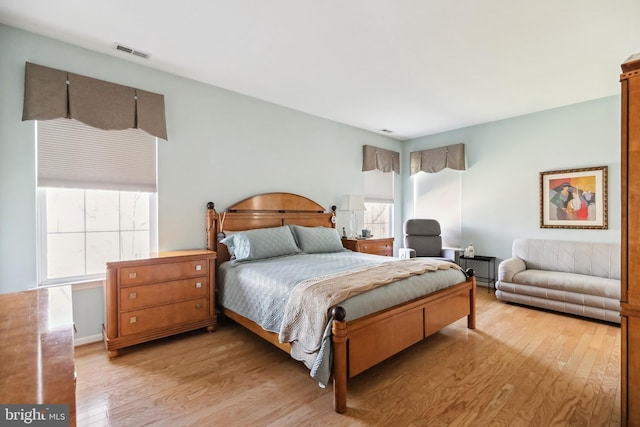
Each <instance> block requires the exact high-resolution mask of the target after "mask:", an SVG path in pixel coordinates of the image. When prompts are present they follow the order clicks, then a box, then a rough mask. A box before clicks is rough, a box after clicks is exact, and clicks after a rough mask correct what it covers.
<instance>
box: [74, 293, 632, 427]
mask: <svg viewBox="0 0 640 427" xmlns="http://www.w3.org/2000/svg"><path fill="white" fill-rule="evenodd" d="M477 309H478V321H477V329H476V330H469V329H467V328H466V320H461V321H458V322H456V323H455V324H453V325H451V326H449V327H447V328H445V329H444V330H442V331H440V332H438V333H436V334H435V335H432V336H431V337H429V338H428V339H426V340H425V341H423V342H421V343H419V344H416V345H415V346H413V347H411V348H409V349H408V350H405V351H404V352H402V353H400V354H399V355H396V356H394V357H393V358H391V359H389V360H387V361H385V362H383V363H382V364H380V365H378V366H376V367H374V368H372V369H370V370H368V371H366V372H364V373H362V374H360V375H359V376H357V377H355V378H353V379H352V380H350V382H349V386H348V392H349V393H348V396H349V397H348V402H347V405H348V409H347V412H346V413H345V414H342V415H339V414H336V413H334V412H333V409H332V393H331V390H330V389H329V388H327V389H321V388H319V387H318V386H317V384H316V383H315V382H314V381H313V380H312V379H311V378H310V377H309V375H308V371H307V370H306V368H305V367H304V366H303V365H302V364H301V363H300V362H296V361H294V360H292V359H290V358H289V356H288V355H287V354H286V353H284V352H282V351H281V350H279V349H277V348H275V347H273V346H271V345H270V344H268V343H266V342H263V341H262V340H261V339H260V338H258V337H257V336H255V335H253V334H252V333H251V332H248V331H246V330H245V329H243V328H241V327H240V326H238V325H236V324H234V323H233V322H231V321H229V320H224V319H222V320H220V322H219V325H218V329H217V330H216V332H214V333H213V334H207V333H206V332H203V331H195V332H190V333H186V334H182V335H180V336H176V337H171V338H167V339H163V340H159V341H156V342H152V343H146V344H140V345H137V346H135V347H132V348H130V349H125V350H123V352H122V355H121V356H120V357H118V358H116V359H113V360H111V361H109V360H108V358H107V354H106V351H105V350H104V346H103V345H102V344H101V343H96V344H90V345H86V346H81V347H78V348H76V367H77V418H78V426H106V425H111V426H142V425H159V426H181V425H184V426H190V425H193V426H267V425H273V426H276V425H277V426H289V425H291V426H302V425H304V426H307V425H318V426H368V425H393V426H450V425H459V426H463V425H469V426H488V425H496V426H500V425H503V426H552V425H558V426H565V425H568V426H614V425H615V426H617V425H620V414H619V413H620V328H619V327H618V326H616V325H611V324H607V323H602V322H598V321H591V320H585V319H580V318H576V317H571V316H566V315H560V314H554V313H551V312H546V311H540V310H535V309H532V308H526V307H520V306H516V305H510V304H505V303H502V302H499V301H496V300H495V298H494V296H493V294H488V293H487V292H486V291H485V288H479V289H478V303H477Z"/></svg>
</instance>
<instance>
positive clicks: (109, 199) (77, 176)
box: [36, 119, 157, 285]
mask: <svg viewBox="0 0 640 427" xmlns="http://www.w3.org/2000/svg"><path fill="white" fill-rule="evenodd" d="M36 141H37V153H38V160H37V162H38V165H37V170H38V188H37V198H36V200H37V215H38V227H37V230H38V255H39V256H38V282H39V284H40V285H54V284H61V283H72V282H80V281H91V280H100V279H102V278H104V273H105V269H106V262H108V261H118V260H122V259H136V258H143V257H146V256H148V255H149V254H150V252H154V251H155V250H156V246H157V243H156V241H157V238H156V235H157V232H156V229H157V221H156V216H157V213H156V212H157V207H156V189H155V181H156V172H155V171H156V167H155V164H156V149H155V147H156V138H155V137H152V136H149V135H148V134H146V133H144V132H142V131H139V130H135V129H129V130H126V131H104V130H100V129H95V128H91V127H89V126H86V125H84V124H82V123H80V122H76V121H73V120H68V119H58V120H51V121H46V122H38V124H37V126H36ZM123 164H124V165H125V166H123ZM128 169H133V170H132V171H131V173H129V171H128Z"/></svg>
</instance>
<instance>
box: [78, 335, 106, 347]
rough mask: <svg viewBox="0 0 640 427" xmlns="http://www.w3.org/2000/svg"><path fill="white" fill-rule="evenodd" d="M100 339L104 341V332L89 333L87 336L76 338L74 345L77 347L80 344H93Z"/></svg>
mask: <svg viewBox="0 0 640 427" xmlns="http://www.w3.org/2000/svg"><path fill="white" fill-rule="evenodd" d="M100 341H102V334H97V335H89V336H87V337H82V338H76V339H75V340H74V342H73V346H74V347H77V346H79V345H85V344H92V343H94V342H100Z"/></svg>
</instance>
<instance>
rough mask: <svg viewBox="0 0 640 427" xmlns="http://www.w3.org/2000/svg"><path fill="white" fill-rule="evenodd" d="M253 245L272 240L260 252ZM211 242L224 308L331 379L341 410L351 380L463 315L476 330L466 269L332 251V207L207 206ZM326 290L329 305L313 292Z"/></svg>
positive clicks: (290, 200) (269, 198)
mask: <svg viewBox="0 0 640 427" xmlns="http://www.w3.org/2000/svg"><path fill="white" fill-rule="evenodd" d="M289 236H292V237H291V238H290V237H289ZM252 239H253V240H252ZM258 239H262V241H268V242H278V243H277V244H274V245H273V246H276V248H275V249H274V248H272V247H270V248H268V249H262V248H266V246H264V245H263V246H260V244H258V243H256V242H258ZM291 239H293V242H294V243H293V245H295V248H293V247H292V243H291V241H290V240H291ZM336 239H337V241H338V243H336ZM207 245H208V248H209V249H212V250H216V251H217V253H218V255H217V259H216V288H217V299H216V301H217V304H218V305H219V308H220V310H221V312H222V313H223V314H224V315H225V316H227V317H228V318H230V319H232V320H234V321H236V322H237V323H239V324H240V325H242V326H244V327H246V328H248V329H249V330H251V331H252V332H254V333H256V334H257V335H259V336H260V337H262V338H264V339H266V340H267V341H268V342H270V343H272V344H273V345H275V346H277V347H278V348H280V349H282V350H284V351H286V352H287V353H289V354H290V355H291V356H292V357H293V358H295V359H297V360H301V361H303V362H304V363H305V365H306V366H307V367H309V368H310V372H311V376H312V377H314V378H316V379H318V382H319V383H320V384H321V385H323V384H324V383H327V382H329V381H331V382H332V383H333V406H334V410H335V411H336V412H338V413H343V412H345V411H346V409H347V381H348V379H349V378H353V377H354V376H355V375H358V374H360V373H362V372H363V371H365V370H366V369H368V368H370V367H372V366H374V365H376V364H377V363H379V362H381V361H383V360H385V359H387V358H389V357H390V356H392V355H394V354H396V353H398V352H400V351H402V350H404V349H406V348H408V347H410V346H411V345H413V344H415V343H417V342H419V341H421V340H422V339H424V338H425V337H427V336H429V335H431V334H433V333H435V332H437V331H439V330H440V329H442V328H444V327H445V326H447V325H449V324H451V323H453V322H456V321H458V320H459V319H462V318H464V317H466V318H467V327H468V328H470V329H474V328H475V323H476V322H475V292H476V283H475V277H474V276H473V271H472V270H468V271H467V272H463V271H462V270H461V269H460V268H459V267H457V266H456V265H454V264H452V263H442V262H441V261H433V262H431V261H423V262H421V261H416V260H415V259H414V260H400V259H393V258H389V257H381V256H377V255H368V254H359V253H353V252H351V251H348V250H345V249H343V248H341V247H340V248H336V245H341V243H340V237H339V235H338V233H337V232H336V230H335V206H333V207H332V209H331V211H330V212H325V209H324V208H323V207H322V206H321V205H319V204H318V203H316V202H314V201H312V200H310V199H308V198H306V197H303V196H300V195H296V194H292V193H266V194H259V195H256V196H253V197H250V198H248V199H245V200H242V201H240V202H238V203H236V204H234V205H233V206H231V207H229V208H228V209H227V210H226V211H225V212H220V213H218V212H216V211H215V209H214V205H213V203H211V202H210V203H209V204H208V205H207ZM261 250H265V251H266V252H263V253H260V251H261ZM273 251H275V252H273ZM438 263H440V264H438ZM336 266H337V267H336ZM251 278H254V279H255V278H259V279H260V280H258V281H257V282H258V283H263V282H267V283H266V284H265V285H264V287H261V286H263V285H260V284H256V285H250V284H249V282H248V281H247V280H248V279H251ZM373 278H375V280H374V279H373ZM374 282H375V283H374ZM343 283H345V284H348V285H349V286H350V287H349V289H348V290H344V292H343V291H342V287H341V286H342V284H343ZM303 288H304V289H311V290H312V291H311V292H310V294H312V295H313V296H309V293H303V291H301V289H303ZM325 288H326V289H327V290H328V295H330V300H326V298H327V296H326V295H325V296H318V295H317V294H319V293H320V292H319V291H317V289H325ZM296 298H298V299H296ZM310 298H320V299H310ZM298 301H306V303H305V304H303V303H302V302H298ZM381 301H383V302H381ZM278 302H279V304H280V305H278ZM307 306H310V307H315V309H314V310H310V312H308V311H307V310H303V309H302V307H307ZM300 324H301V325H300ZM292 328H293V329H292Z"/></svg>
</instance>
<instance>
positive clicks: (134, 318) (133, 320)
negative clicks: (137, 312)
mask: <svg viewBox="0 0 640 427" xmlns="http://www.w3.org/2000/svg"><path fill="white" fill-rule="evenodd" d="M137 321H138V318H137V317H136V316H131V317H130V318H129V323H136V322H137Z"/></svg>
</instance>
